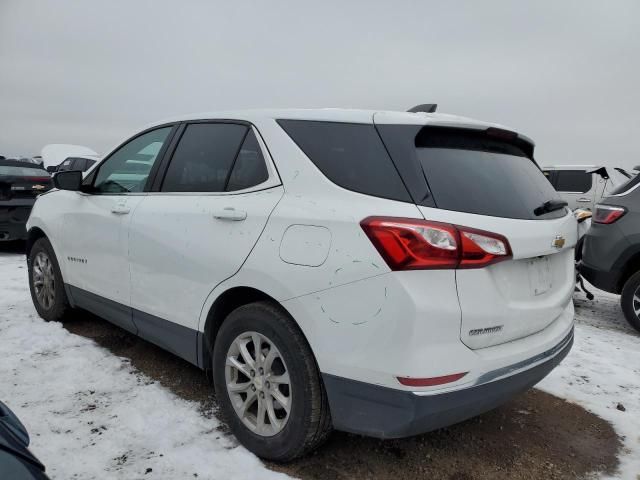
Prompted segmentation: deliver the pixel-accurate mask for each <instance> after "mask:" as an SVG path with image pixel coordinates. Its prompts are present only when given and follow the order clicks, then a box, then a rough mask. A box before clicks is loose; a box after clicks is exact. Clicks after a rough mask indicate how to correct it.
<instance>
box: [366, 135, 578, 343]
mask: <svg viewBox="0 0 640 480" xmlns="http://www.w3.org/2000/svg"><path fill="white" fill-rule="evenodd" d="M377 128H378V130H379V132H380V134H381V137H382V138H383V140H384V141H385V144H386V145H387V147H388V148H389V150H390V153H391V155H392V157H393V159H394V162H396V163H397V164H398V163H400V162H405V163H411V162H415V165H418V166H419V168H420V173H421V174H422V175H421V177H422V178H423V179H424V180H425V185H427V188H428V191H427V194H425V195H424V197H423V198H422V199H421V198H414V200H415V201H416V203H417V204H418V207H419V208H420V210H421V212H422V214H423V215H424V217H425V219H427V220H435V221H441V222H447V223H452V224H456V225H462V226H466V227H472V228H477V229H481V230H486V231H490V232H493V233H498V234H501V235H503V236H505V237H506V238H507V239H508V241H509V243H510V246H511V249H512V252H513V258H512V259H510V260H507V261H503V262H500V263H496V264H494V265H490V266H488V267H484V268H479V269H458V270H456V284H457V287H458V298H459V302H460V307H461V311H462V320H461V331H460V337H461V339H462V341H463V342H464V343H465V344H466V345H467V346H469V347H470V348H472V349H477V348H484V347H489V346H492V345H497V344H501V343H505V342H509V341H512V340H515V339H518V338H523V337H526V336H528V335H531V334H533V333H536V332H538V331H540V330H542V329H544V328H545V327H547V326H548V325H550V324H551V323H553V322H554V321H555V320H556V319H558V318H559V317H560V316H561V315H563V313H564V312H565V310H566V309H567V307H568V305H569V303H570V302H571V298H572V293H573V287H574V266H573V247H574V245H575V243H576V236H577V233H576V232H577V227H576V222H575V219H574V218H573V215H572V214H571V213H570V212H569V211H568V210H567V209H566V208H560V209H558V210H555V211H551V212H546V213H543V212H541V211H540V210H537V212H538V215H536V213H534V211H536V209H537V208H538V207H540V206H541V205H542V204H544V203H545V202H547V201H549V200H559V197H558V193H557V192H556V191H554V189H553V187H552V186H551V184H550V183H549V182H548V181H547V179H546V178H545V176H544V175H543V174H542V172H541V171H540V169H539V168H538V166H537V165H536V164H535V162H534V161H533V160H532V159H531V158H529V157H530V156H531V154H532V148H531V147H530V145H529V146H528V145H526V143H524V142H522V141H521V140H519V139H518V138H517V137H512V136H510V135H508V132H495V135H496V136H493V133H492V132H491V130H489V131H482V130H476V131H469V130H466V131H465V130H462V129H455V128H437V127H422V126H415V125H412V126H402V125H383V124H379V125H377ZM501 137H504V138H501ZM400 145H404V147H402V148H400ZM402 168H404V167H401V168H399V170H400V169H402ZM424 274H425V275H428V274H429V272H428V271H425V272H424Z"/></svg>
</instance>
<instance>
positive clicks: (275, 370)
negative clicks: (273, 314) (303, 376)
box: [225, 332, 292, 437]
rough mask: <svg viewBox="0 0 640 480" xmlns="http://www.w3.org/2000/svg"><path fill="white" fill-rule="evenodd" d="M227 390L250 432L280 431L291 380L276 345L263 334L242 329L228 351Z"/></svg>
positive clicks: (270, 433)
mask: <svg viewBox="0 0 640 480" xmlns="http://www.w3.org/2000/svg"><path fill="white" fill-rule="evenodd" d="M225 383H226V387H227V393H228V394H229V398H230V400H231V404H232V405H233V409H234V410H235V412H236V414H237V415H238V418H240V420H242V423H243V424H244V425H245V426H246V427H247V428H248V429H249V430H251V431H252V432H253V433H255V434H257V435H260V436H263V437H271V436H273V435H276V434H277V433H279V432H281V431H282V429H283V428H284V427H285V425H286V424H287V421H288V420H289V415H290V412H291V400H292V396H291V395H292V392H291V380H290V378H289V371H288V369H287V366H286V364H285V361H284V358H283V357H282V354H281V353H280V351H279V350H278V347H276V345H275V344H274V343H273V342H272V341H271V340H270V339H269V338H267V337H266V336H264V335H262V334H260V333H257V332H245V333H242V334H240V335H238V336H237V337H236V339H235V340H234V341H233V342H232V343H231V345H230V347H229V350H228V352H227V358H226V365H225Z"/></svg>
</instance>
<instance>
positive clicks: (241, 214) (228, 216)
mask: <svg viewBox="0 0 640 480" xmlns="http://www.w3.org/2000/svg"><path fill="white" fill-rule="evenodd" d="M213 218H215V219H216V220H231V221H233V222H241V221H242V220H244V219H245V218H247V212H245V211H242V210H236V209H235V208H233V207H225V208H221V209H217V210H214V212H213Z"/></svg>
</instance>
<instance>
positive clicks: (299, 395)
mask: <svg viewBox="0 0 640 480" xmlns="http://www.w3.org/2000/svg"><path fill="white" fill-rule="evenodd" d="M213 380H214V384H215V389H216V396H217V398H218V403H219V405H220V409H221V413H222V414H223V416H224V419H225V421H226V423H227V424H228V425H229V427H230V429H231V431H232V432H233V433H234V434H235V436H236V437H237V439H238V441H239V442H240V443H241V444H242V445H244V446H245V447H246V448H248V449H249V450H251V451H252V452H253V453H255V454H256V455H258V456H259V457H262V458H266V459H269V460H275V461H289V460H292V459H294V458H296V457H299V456H301V455H304V454H305V453H307V452H309V451H311V450H313V449H314V448H316V447H318V446H319V445H320V444H321V443H322V442H323V441H324V440H325V439H326V438H327V436H328V434H329V433H330V431H331V416H330V414H329V406H328V403H327V397H326V394H325V391H324V387H323V385H322V380H321V378H320V373H319V371H318V367H317V366H316V363H315V359H314V358H313V355H312V353H311V349H310V348H309V345H308V344H307V342H306V340H305V338H304V337H303V335H302V333H301V332H300V330H299V329H298V327H297V325H296V324H295V323H294V322H293V320H292V319H291V318H290V317H289V316H288V315H287V314H286V312H284V311H282V309H281V308H279V307H278V306H276V305H273V304H271V303H268V302H257V303H252V304H249V305H245V306H243V307H240V308H238V309H236V310H234V311H233V312H232V313H231V314H230V315H229V316H228V317H227V319H226V320H225V321H224V323H223V325H222V327H221V328H220V331H219V332H218V335H217V337H216V342H215V347H214V354H213Z"/></svg>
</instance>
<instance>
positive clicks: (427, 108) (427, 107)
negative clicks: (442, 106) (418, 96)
mask: <svg viewBox="0 0 640 480" xmlns="http://www.w3.org/2000/svg"><path fill="white" fill-rule="evenodd" d="M436 108H438V104H437V103H423V104H422V105H416V106H415V107H413V108H410V109H409V110H407V112H411V113H417V112H425V113H434V112H435V111H436Z"/></svg>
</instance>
